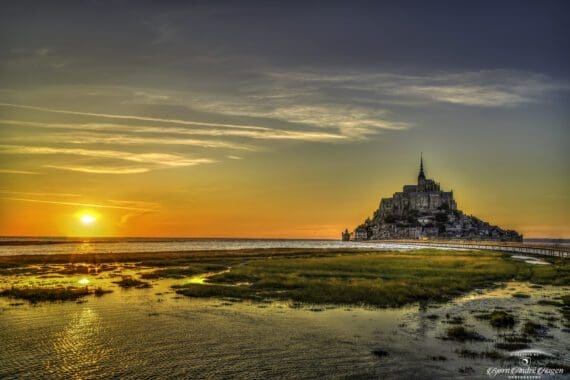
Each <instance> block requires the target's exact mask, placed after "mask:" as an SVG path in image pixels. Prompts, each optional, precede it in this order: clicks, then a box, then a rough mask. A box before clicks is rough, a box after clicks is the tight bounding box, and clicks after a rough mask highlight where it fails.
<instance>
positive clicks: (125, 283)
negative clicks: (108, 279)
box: [113, 276, 151, 289]
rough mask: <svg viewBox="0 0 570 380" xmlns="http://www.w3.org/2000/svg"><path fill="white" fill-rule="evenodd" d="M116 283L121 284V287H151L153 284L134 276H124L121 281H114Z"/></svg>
mask: <svg viewBox="0 0 570 380" xmlns="http://www.w3.org/2000/svg"><path fill="white" fill-rule="evenodd" d="M113 283H114V284H117V285H119V286H120V287H121V288H137V289H142V288H150V287H151V285H150V284H149V283H148V282H146V281H141V280H138V279H136V278H132V277H128V276H127V277H123V278H122V279H121V280H120V281H113Z"/></svg>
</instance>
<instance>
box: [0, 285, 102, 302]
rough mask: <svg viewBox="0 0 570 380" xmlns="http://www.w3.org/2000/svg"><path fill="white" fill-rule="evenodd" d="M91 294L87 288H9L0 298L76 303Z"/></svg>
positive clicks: (0, 294) (2, 292)
mask: <svg viewBox="0 0 570 380" xmlns="http://www.w3.org/2000/svg"><path fill="white" fill-rule="evenodd" d="M90 293H91V291H90V290H88V289H87V288H76V287H67V288H63V287H62V288H10V289H6V290H3V291H1V292H0V296H1V297H10V298H17V299H23V300H27V301H29V302H31V303H37V302H55V301H76V300H78V299H80V298H82V297H85V296H87V295H89V294H90Z"/></svg>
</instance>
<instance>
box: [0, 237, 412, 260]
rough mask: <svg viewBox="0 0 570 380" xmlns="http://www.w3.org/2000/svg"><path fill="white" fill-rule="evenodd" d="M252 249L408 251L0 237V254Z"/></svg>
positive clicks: (316, 244) (302, 243)
mask: <svg viewBox="0 0 570 380" xmlns="http://www.w3.org/2000/svg"><path fill="white" fill-rule="evenodd" d="M254 248H362V249H376V250H384V249H402V248H405V249H410V247H404V246H401V245H398V244H388V243H365V242H343V241H340V240H268V239H266V240H264V239H259V240H256V239H150V238H149V239H129V238H121V239H89V240H87V239H85V240H69V239H65V238H0V255H4V256H6V255H21V254H24V255H38V254H48V255H52V254H82V253H121V252H169V251H208V250H237V249H254Z"/></svg>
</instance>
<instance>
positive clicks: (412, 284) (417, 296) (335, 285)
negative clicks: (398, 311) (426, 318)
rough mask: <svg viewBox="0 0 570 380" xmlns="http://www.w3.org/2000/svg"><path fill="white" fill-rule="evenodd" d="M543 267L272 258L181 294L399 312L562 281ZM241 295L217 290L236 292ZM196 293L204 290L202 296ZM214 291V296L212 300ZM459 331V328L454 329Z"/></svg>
mask: <svg viewBox="0 0 570 380" xmlns="http://www.w3.org/2000/svg"><path fill="white" fill-rule="evenodd" d="M560 265H562V268H560V270H558V271H554V270H553V269H552V268H551V267H553V266H555V265H549V266H533V265H530V264H527V263H524V262H520V261H516V260H511V259H510V258H509V256H507V255H503V254H501V253H497V252H482V251H458V252H453V251H444V250H433V249H423V250H417V251H405V252H370V253H366V252H365V253H362V252H360V253H358V254H356V253H352V254H347V255H342V254H341V255H335V256H329V255H322V256H317V257H315V256H313V257H287V258H283V257H273V258H271V259H256V260H249V261H247V262H244V263H242V265H237V266H235V265H234V266H232V269H231V271H228V272H224V273H220V274H218V275H214V276H212V277H210V278H209V284H203V285H200V284H192V285H188V286H185V287H186V288H187V289H188V290H186V291H185V292H179V293H180V294H186V295H190V296H209V297H223V296H226V295H227V294H228V293H229V294H233V293H235V294H236V295H235V296H236V297H242V298H245V299H256V298H259V297H265V298H270V299H282V300H290V301H294V302H302V303H309V304H318V303H320V304H343V305H347V304H356V305H368V306H378V307H397V306H402V305H404V304H408V303H413V302H421V303H429V302H443V301H447V300H449V299H451V298H453V297H455V296H458V295H460V294H463V293H465V292H468V291H471V290H473V289H477V288H485V287H489V286H493V285H494V284H496V283H497V282H500V281H508V280H520V281H534V280H536V281H538V282H541V283H547V282H558V281H560V273H561V272H562V273H564V275H563V277H562V278H564V276H566V275H565V273H566V271H567V269H568V273H569V276H568V277H567V278H568V280H569V283H570V266H568V268H567V267H566V266H565V265H566V264H564V262H561V263H560ZM243 283H247V284H250V286H240V289H239V290H236V289H233V290H232V289H227V287H224V286H215V285H240V284H243ZM200 287H204V288H205V287H208V288H207V289H201V288H200ZM234 287H235V286H234ZM218 291H219V293H217V292H218ZM453 322H456V323H458V324H459V323H461V321H460V320H456V321H452V323H453Z"/></svg>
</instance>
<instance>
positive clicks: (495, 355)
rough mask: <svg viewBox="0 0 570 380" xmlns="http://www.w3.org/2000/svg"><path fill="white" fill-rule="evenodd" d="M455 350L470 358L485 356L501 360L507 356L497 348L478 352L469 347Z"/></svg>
mask: <svg viewBox="0 0 570 380" xmlns="http://www.w3.org/2000/svg"><path fill="white" fill-rule="evenodd" d="M455 352H457V354H458V355H459V356H460V357H462V358H469V359H477V358H483V359H492V360H501V359H504V358H505V356H504V355H503V354H501V353H500V352H498V351H495V350H492V351H483V352H477V351H472V350H469V349H467V348H462V349H461V350H457V351H455Z"/></svg>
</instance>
